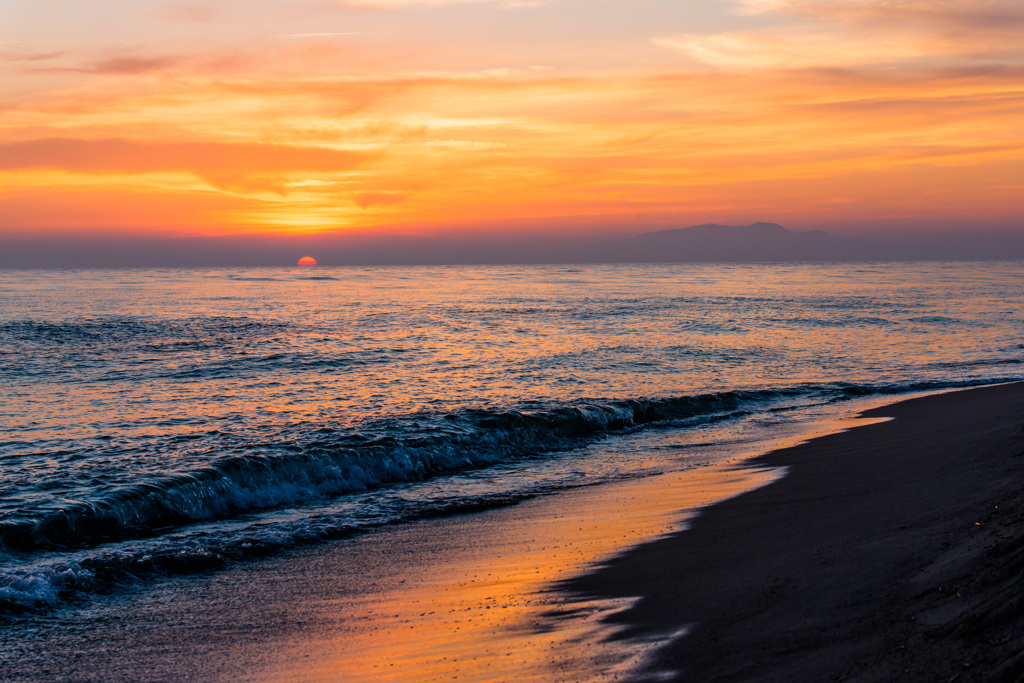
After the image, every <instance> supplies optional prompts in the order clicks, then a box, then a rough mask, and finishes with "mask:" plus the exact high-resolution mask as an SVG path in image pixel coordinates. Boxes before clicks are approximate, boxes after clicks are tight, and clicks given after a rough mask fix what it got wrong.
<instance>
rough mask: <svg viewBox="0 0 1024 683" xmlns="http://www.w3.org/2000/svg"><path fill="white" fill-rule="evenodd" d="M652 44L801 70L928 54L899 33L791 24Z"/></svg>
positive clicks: (711, 59) (745, 64)
mask: <svg viewBox="0 0 1024 683" xmlns="http://www.w3.org/2000/svg"><path fill="white" fill-rule="evenodd" d="M654 44H655V45H658V46H660V47H666V48H670V49H673V50H678V51H680V52H683V53H685V54H687V55H688V56H690V57H692V58H694V59H696V60H698V61H700V62H703V63H704V64H708V65H711V66H716V67H720V68H726V69H731V68H740V69H743V68H753V69H801V68H809V67H815V68H825V67H840V66H859V65H864V64H878V63H883V62H893V61H899V60H906V59H914V58H920V57H926V56H928V55H930V54H931V51H930V50H929V47H928V45H927V43H922V42H921V41H912V40H908V39H907V38H906V37H905V36H899V35H888V36H887V35H865V36H861V35H857V36H852V35H844V36H840V35H837V34H835V33H822V32H820V31H818V30H815V29H813V28H807V27H789V28H786V29H770V30H764V31H749V32H743V33H725V34H718V35H709V36H702V35H681V36H671V37H667V38H655V39H654Z"/></svg>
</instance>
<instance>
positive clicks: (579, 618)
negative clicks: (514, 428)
mask: <svg viewBox="0 0 1024 683" xmlns="http://www.w3.org/2000/svg"><path fill="white" fill-rule="evenodd" d="M868 416H869V417H871V418H873V419H875V420H880V419H881V418H889V417H892V418H895V419H893V420H891V421H882V422H877V423H874V424H868V425H866V426H859V427H856V428H855V429H853V430H852V431H849V432H846V433H840V434H833V435H829V436H824V437H820V438H817V439H814V440H813V441H810V442H808V443H806V444H804V445H799V446H796V447H792V448H785V449H783V450H777V451H775V452H773V453H770V454H768V455H766V456H762V457H760V458H756V459H754V460H746V459H744V460H732V462H731V464H730V463H728V462H722V463H720V465H719V466H717V467H708V468H699V469H697V470H694V471H689V472H678V473H674V474H670V475H664V476H660V477H651V478H647V479H641V480H633V481H629V482H622V483H618V484H610V485H603V486H597V487H590V488H584V489H578V490H575V491H569V492H565V493H560V494H558V495H554V496H548V497H543V498H539V499H534V500H531V501H527V502H525V503H522V504H520V505H517V506H514V507H511V508H503V509H497V510H490V511H486V512H482V513H478V514H472V515H459V516H455V517H450V518H444V519H435V520H425V521H422V522H418V523H414V524H407V525H399V526H398V527H395V528H387V529H380V530H378V531H375V532H373V533H370V534H367V535H365V536H360V537H356V538H352V539H349V540H346V541H342V542H338V543H335V544H330V545H328V546H324V547H319V548H311V549H307V550H303V551H296V552H293V553H290V554H288V555H286V556H282V557H278V558H273V559H268V560H265V561H261V562H255V563H250V564H246V565H242V566H238V567H235V568H233V569H230V570H227V571H222V572H217V573H214V574H210V575H205V576H191V577H181V578H177V579H172V580H168V581H165V582H161V583H157V584H155V585H154V584H147V585H142V586H138V587H136V588H133V589H129V590H126V591H125V592H124V593H119V594H117V595H113V596H108V597H106V598H101V599H97V600H95V601H93V602H91V603H89V604H87V605H84V606H80V607H74V608H66V609H62V610H58V611H56V612H54V613H52V614H48V615H43V616H30V617H25V618H19V619H16V620H14V621H10V622H8V623H6V624H3V625H2V626H0V679H3V680H11V681H36V680H66V681H182V680H197V681H211V680H225V681H339V680H344V681H363V680H366V681H383V680H391V681H403V682H405V681H435V680H453V679H454V680H465V681H489V680H490V681H507V680H513V679H515V680H519V681H596V680H618V679H621V678H623V677H626V678H630V677H634V678H638V679H640V680H643V679H645V678H659V680H663V679H664V676H666V675H667V676H669V677H672V676H675V677H681V678H683V679H685V680H696V681H705V680H776V681H797V680H813V681H816V680H830V679H837V680H843V679H854V680H870V681H875V680H877V681H888V680H937V681H950V680H986V681H988V680H1016V679H1017V677H1018V676H1019V674H1020V672H1021V671H1024V656H1022V654H1021V653H1024V628H1021V625H1022V624H1024V618H1022V617H1021V615H1022V614H1024V612H1022V609H1021V608H1022V604H1021V603H1022V598H1021V597H1020V595H1019V593H1018V585H1019V580H1020V578H1021V574H1022V568H1024V533H1022V532H1021V531H1020V529H1021V528H1024V486H1022V484H1024V457H1018V456H1022V455H1024V432H1022V431H1021V425H1022V424H1024V384H1014V385H1005V386H998V387H987V388H982V389H974V390H970V391H963V392H955V393H950V394H943V395H938V396H931V397H925V398H921V399H915V400H911V401H906V402H903V403H899V404H896V405H893V406H888V407H884V408H881V409H876V410H873V411H869V413H868ZM847 426H849V425H847ZM836 428H837V426H836V425H835V424H830V425H818V429H819V430H820V431H821V432H826V431H834V430H835V429H836ZM790 438H791V437H790ZM762 446H763V444H762ZM776 446H778V444H776ZM759 447H761V446H759ZM741 449H742V446H741ZM742 455H743V454H742V450H739V451H736V452H735V453H734V456H735V457H740V456H742ZM780 468H785V470H786V471H787V474H786V476H784V477H782V478H778V474H779V472H780V471H781V470H780ZM773 479H775V481H774V482H773V483H770V484H768V485H766V486H761V485H763V484H765V482H767V481H771V480H773ZM755 486H761V488H753V487H755ZM752 488H753V490H751V489H752ZM743 491H747V492H746V493H742V492H743ZM730 496H731V498H730ZM725 498H728V500H725V501H724V502H719V503H717V504H714V505H712V506H711V507H705V508H704V509H703V511H701V512H700V513H699V514H697V513H694V512H693V510H694V509H696V508H699V507H701V506H707V505H708V504H709V503H712V502H714V501H716V500H718V501H721V500H723V499H725ZM687 511H690V512H687ZM695 514H696V518H695V519H694V515H695ZM626 547H632V549H631V550H628V551H627V552H625V553H621V551H622V549H623V548H626ZM616 553H620V554H618V555H617V554H616ZM609 557H612V558H614V559H611V560H608V558H609ZM595 562H603V564H602V565H601V566H600V567H599V568H598V569H596V570H593V571H591V573H588V574H585V575H583V576H580V572H582V571H585V570H587V568H588V567H593V566H594V563H595ZM637 596H641V597H640V598H639V600H637ZM615 610H618V611H615ZM613 629H617V630H613ZM686 630H688V631H689V634H688V635H686V636H682V637H680V634H681V633H683V632H684V631H686ZM610 634H613V635H614V637H612V638H609V635H610ZM638 666H639V667H640V669H639V671H640V673H639V674H638V675H637V676H632V674H631V673H630V672H635V671H637V670H638V669H637V667H638Z"/></svg>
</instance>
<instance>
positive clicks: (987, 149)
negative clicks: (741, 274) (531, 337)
mask: <svg viewBox="0 0 1024 683" xmlns="http://www.w3.org/2000/svg"><path fill="white" fill-rule="evenodd" d="M757 220H765V221H774V222H778V223H783V224H785V225H786V226H787V227H790V228H793V229H801V230H802V229H816V228H824V229H827V230H831V231H833V232H837V233H840V234H844V235H848V236H858V235H880V234H884V235H897V236H899V235H917V236H927V235H928V234H929V233H930V232H932V231H934V232H936V233H941V234H948V233H956V232H958V231H959V232H964V233H970V232H971V231H988V232H992V231H1007V232H1014V231H1016V232H1024V3H1021V2H1020V0H630V1H629V2H625V1H624V0H619V1H615V0H494V1H492V0H288V1H284V0H246V1H244V2H243V1H242V0H219V1H216V0H208V1H205V2H199V1H193V0H90V2H88V3H84V2H81V1H80V0H5V2H4V3H2V4H0V242H2V241H4V240H6V241H8V242H9V244H14V243H18V244H24V243H30V242H31V243H38V244H48V245H51V248H57V247H56V246H55V245H59V244H61V243H64V242H67V243H76V244H78V243H84V242H88V241H89V240H92V241H93V242H95V243H96V244H99V243H101V242H103V241H104V240H106V243H107V244H108V245H112V246H111V248H112V249H114V250H115V251H116V248H117V246H116V245H117V242H118V241H119V240H120V241H131V240H139V239H144V238H154V239H155V238H160V239H184V238H200V237H201V238H209V239H225V238H229V237H232V236H236V237H237V236H258V237H260V239H264V240H265V239H271V238H275V237H277V238H284V237H289V236H291V237H292V238H295V239H299V238H301V239H303V240H309V239H313V238H314V237H316V236H321V237H323V236H334V237H338V236H350V237H354V236H359V238H360V239H364V240H365V239H372V238H373V237H374V236H375V235H376V236H382V235H387V236H388V239H396V238H398V239H401V237H402V236H407V237H408V239H409V240H410V243H414V242H415V240H417V239H422V238H424V237H425V236H431V235H435V236H436V235H445V236H448V237H449V238H451V237H452V236H458V235H463V236H466V237H467V238H473V239H477V240H480V239H502V238H503V237H508V236H513V237H514V236H517V235H518V236H519V237H521V238H522V239H527V238H528V237H529V236H530V235H536V234H541V233H547V232H552V231H554V232H558V233H559V234H562V235H566V236H571V237H573V238H579V239H593V238H608V237H611V236H619V235H626V234H636V233H637V232H642V231H643V230H644V229H648V228H651V227H652V226H653V227H657V228H663V227H666V226H673V225H678V226H680V227H681V226H684V225H692V224H697V223H705V222H717V223H727V224H744V223H749V222H753V221H757ZM396 236H397V237H396ZM126 254H127V252H126ZM126 258H127V256H126Z"/></svg>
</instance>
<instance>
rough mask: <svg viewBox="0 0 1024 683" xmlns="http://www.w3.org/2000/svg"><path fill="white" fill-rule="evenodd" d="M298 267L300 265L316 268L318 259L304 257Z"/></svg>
mask: <svg viewBox="0 0 1024 683" xmlns="http://www.w3.org/2000/svg"><path fill="white" fill-rule="evenodd" d="M298 265H300V266H315V265H316V259H315V258H313V257H312V256H303V257H302V258H300V259H299V263H298Z"/></svg>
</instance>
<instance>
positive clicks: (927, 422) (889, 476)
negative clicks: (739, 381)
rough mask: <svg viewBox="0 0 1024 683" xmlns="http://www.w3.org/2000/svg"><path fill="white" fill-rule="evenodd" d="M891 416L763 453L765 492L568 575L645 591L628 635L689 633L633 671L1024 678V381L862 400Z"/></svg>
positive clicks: (639, 593)
mask: <svg viewBox="0 0 1024 683" xmlns="http://www.w3.org/2000/svg"><path fill="white" fill-rule="evenodd" d="M862 415H863V417H867V418H891V419H889V420H887V421H883V422H877V423H874V424H868V425H864V426H860V427H857V428H855V429H853V430H850V431H846V432H841V433H837V434H832V435H827V436H822V437H819V438H816V439H813V440H811V441H809V442H806V443H804V444H800V445H797V446H794V447H791V448H786V449H783V450H777V451H773V452H771V453H768V454H766V455H762V456H758V457H756V458H754V459H752V460H751V461H750V462H749V466H751V467H766V466H767V467H786V468H788V472H787V475H786V476H785V477H782V478H779V479H777V480H776V481H774V482H772V483H771V484H769V485H768V486H765V487H761V488H758V489H755V490H752V491H748V492H746V493H744V494H742V495H740V496H737V497H735V498H731V499H729V500H726V501H723V502H720V503H717V504H714V505H712V506H710V507H709V508H706V509H704V510H703V511H702V512H701V514H700V515H699V516H698V517H697V519H696V520H694V521H693V522H692V523H691V524H690V525H689V527H688V528H687V529H685V530H683V531H679V532H676V533H673V534H670V535H668V536H666V537H663V538H661V539H657V540H654V541H652V542H650V543H645V544H642V545H640V546H637V547H634V548H632V549H630V550H627V551H626V552H625V553H623V554H621V555H619V556H617V557H615V558H613V559H611V560H610V561H608V562H606V563H604V564H603V565H601V566H600V567H598V568H596V569H594V570H593V571H590V572H588V573H586V574H584V575H582V576H578V577H574V578H572V579H570V580H568V581H565V582H563V583H562V584H561V585H560V587H561V589H562V590H564V591H565V592H566V593H567V594H569V595H574V596H576V597H578V598H584V597H585V598H589V599H594V598H602V599H622V598H625V597H627V596H631V597H634V598H636V601H635V602H634V603H633V604H632V605H631V606H630V607H628V608H627V609H624V610H622V611H620V612H618V613H616V614H614V615H611V616H610V617H608V618H607V619H606V621H607V623H608V624H609V625H610V626H613V627H614V628H616V629H617V636H616V637H617V638H623V639H626V638H637V637H642V636H643V635H644V634H652V633H659V632H670V631H672V630H678V629H679V628H682V627H686V628H687V629H688V633H687V635H685V636H684V637H682V638H678V639H676V640H674V641H672V642H671V643H670V644H668V645H667V646H665V647H663V648H661V649H660V650H659V651H658V652H657V653H656V655H655V657H654V660H653V662H652V664H651V666H649V667H648V668H647V669H646V671H641V672H638V673H637V675H636V677H635V679H636V680H655V679H656V680H666V678H668V679H675V680H694V681H790V680H829V679H833V680H867V681H876V680H878V681H881V680H886V681H888V680H942V681H950V680H957V681H966V680H984V681H1002V680H1007V681H1009V680H1018V679H1019V677H1020V676H1021V674H1022V672H1024V616H1022V615H1024V598H1022V597H1021V596H1020V595H1019V592H1018V590H1017V588H1018V583H1019V578H1020V576H1021V575H1022V572H1024V534H1022V533H1021V532H1020V531H1019V528H1020V525H1021V524H1022V523H1024V487H1022V486H1021V484H1022V483H1024V458H1022V457H1020V456H1024V430H1022V427H1021V425H1022V423H1024V383H1013V384H1004V385H995V386H987V387H980V388H974V389H967V390H961V391H954V392H947V393H943V394H937V395H931V396H925V397H921V398H914V399H909V400H904V401H901V402H898V403H893V404H890V405H887V406H883V407H880V408H874V409H871V410H868V411H866V412H864V413H863V414H862Z"/></svg>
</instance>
